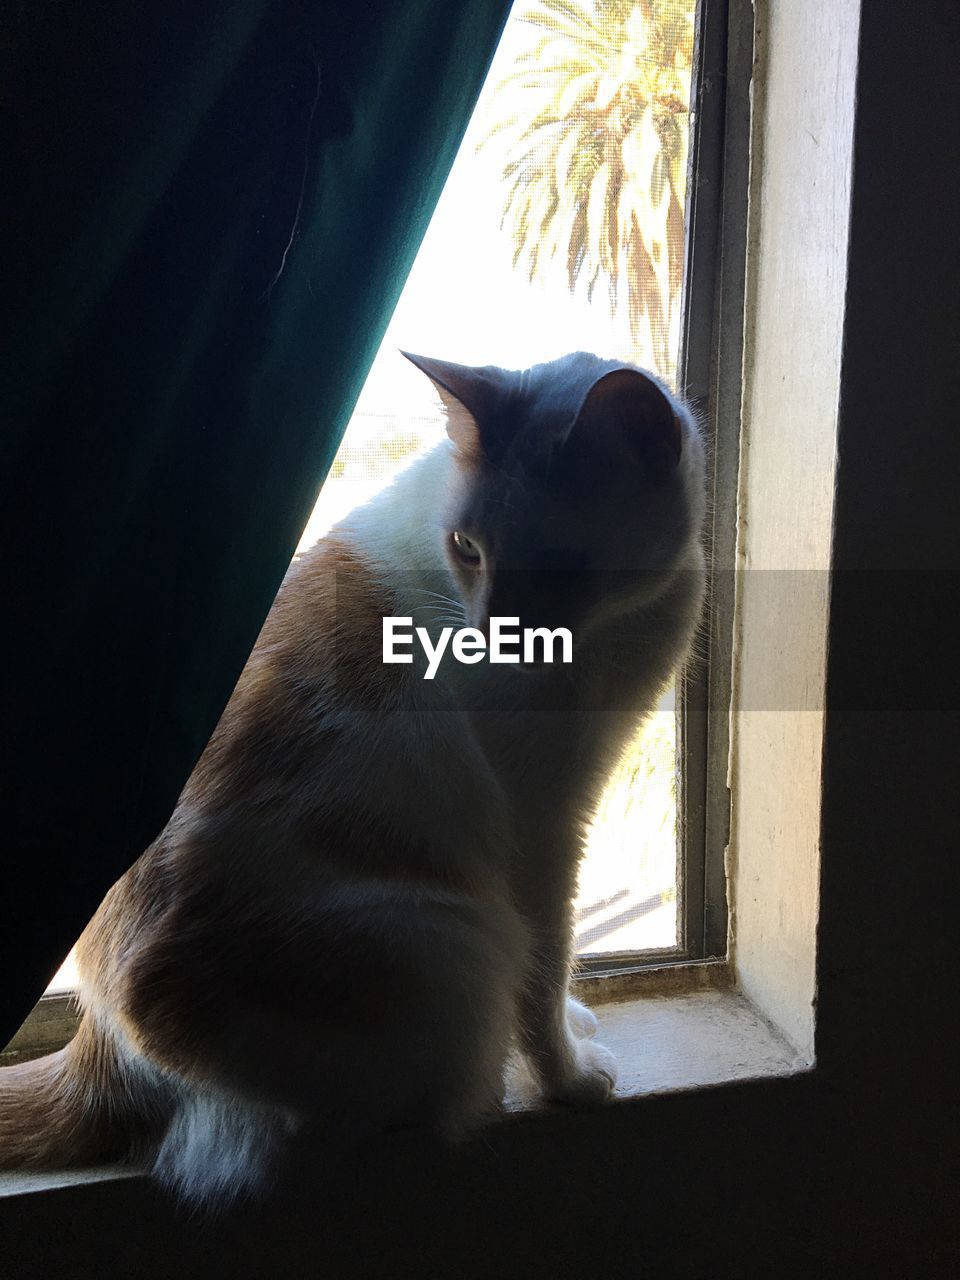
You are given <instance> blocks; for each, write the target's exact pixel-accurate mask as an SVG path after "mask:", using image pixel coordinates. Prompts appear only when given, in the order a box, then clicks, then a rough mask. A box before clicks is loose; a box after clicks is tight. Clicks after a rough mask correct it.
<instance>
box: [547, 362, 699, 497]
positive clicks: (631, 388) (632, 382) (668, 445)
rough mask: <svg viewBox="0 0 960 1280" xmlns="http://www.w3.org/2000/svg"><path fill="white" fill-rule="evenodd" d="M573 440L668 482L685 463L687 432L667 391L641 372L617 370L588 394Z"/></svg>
mask: <svg viewBox="0 0 960 1280" xmlns="http://www.w3.org/2000/svg"><path fill="white" fill-rule="evenodd" d="M568 439H571V440H574V439H575V440H577V441H578V442H580V443H583V444H588V445H589V446H590V447H591V448H593V449H598V450H600V451H601V452H602V453H604V454H605V455H606V456H607V458H608V459H609V460H610V461H612V462H615V463H617V464H622V465H625V466H626V465H634V466H635V465H636V464H637V463H638V462H639V463H641V464H642V465H643V466H644V467H645V468H646V470H647V471H648V473H649V474H650V475H651V477H652V478H653V479H656V480H665V479H666V478H667V477H668V476H670V475H671V474H672V473H673V472H674V471H675V470H676V468H677V464H678V463H679V461H680V451H681V447H682V440H683V433H682V429H681V425H680V420H679V418H678V417H677V414H676V410H675V408H674V405H673V403H672V401H671V399H670V397H669V396H668V395H667V394H666V392H665V391H664V390H663V388H662V387H660V386H659V385H658V384H657V383H656V382H655V381H654V380H653V379H652V378H648V377H647V375H646V374H645V373H642V372H641V371H640V370H639V369H613V370H611V371H610V372H609V373H605V374H603V375H602V377H600V378H598V379H597V381H596V382H595V383H594V384H593V386H592V387H591V388H590V390H589V391H588V392H587V394H586V396H585V397H584V400H583V404H582V405H581V406H580V411H579V413H578V414H577V416H576V419H575V420H574V423H573V426H572V428H571V430H570V435H569V437H568Z"/></svg>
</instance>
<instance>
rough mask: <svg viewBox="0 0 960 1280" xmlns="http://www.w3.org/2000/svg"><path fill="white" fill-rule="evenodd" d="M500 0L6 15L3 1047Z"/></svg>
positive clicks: (382, 267)
mask: <svg viewBox="0 0 960 1280" xmlns="http://www.w3.org/2000/svg"><path fill="white" fill-rule="evenodd" d="M508 9H509V3H507V2H506V0H395V2H393V3H391V2H390V0H373V2H371V0H366V2H365V3H349V2H347V0H343V2H341V3H335V2H334V0H316V2H315V3H306V2H304V0H233V2H231V3H226V2H223V3H217V2H216V0H137V2H136V3H123V0H106V2H97V0H93V2H91V3H85V4H77V3H73V2H70V3H68V2H65V0H20V3H13V4H11V5H10V6H8V8H7V9H6V10H5V14H4V18H3V28H4V35H3V62H4V67H3V71H2V83H3V87H4V92H5V94H6V95H7V103H6V105H5V107H4V109H3V117H4V122H5V123H4V125H3V128H4V129H5V130H9V137H7V139H6V141H5V143H4V156H5V160H4V164H3V171H4V175H3V186H4V189H5V195H4V203H5V205H6V208H7V213H6V215H5V218H4V225H5V230H4V233H3V240H2V252H3V257H4V265H3V283H2V289H3V308H2V316H3V325H4V342H3V353H2V385H0V393H2V403H3V422H2V436H0V483H2V486H3V489H2V494H3V515H2V523H3V528H4V533H3V557H4V564H5V576H6V586H5V589H4V593H3V600H4V604H5V615H6V616H5V619H4V627H3V632H4V636H5V649H6V652H5V655H4V659H3V665H2V680H3V705H2V722H0V734H2V741H3V760H2V782H3V790H4V799H3V814H2V827H0V830H2V832H3V843H4V850H5V851H4V854H3V866H4V875H3V885H2V891H0V946H2V975H0V1014H2V1025H0V1044H3V1043H5V1042H6V1040H7V1038H9V1036H10V1035H11V1034H12V1033H13V1031H14V1030H15V1029H16V1027H17V1026H18V1025H19V1023H20V1022H21V1021H22V1019H23V1018H24V1017H25V1015H26V1014H27V1013H28V1012H29V1010H30V1008H31V1007H32V1005H33V1004H34V1002H35V1001H36V999H37V998H38V997H39V995H40V994H41V992H42V990H43V988H44V986H45V985H46V983H47V982H48V981H49V979H50V977H51V976H52V973H53V972H54V970H55V968H56V967H57V965H58V964H59V963H60V962H61V960H62V959H63V957H64V955H65V954H66V952H67V951H68V950H69V948H70V946H71V945H72V943H73V942H74V940H75V939H76V937H77V936H78V934H79V933H80V932H81V930H82V929H83V926H84V925H85V924H86V922H87V920H88V919H89V917H90V915H91V914H92V913H93V911H94V910H95V909H96V907H97V905H98V903H99V901H100V899H101V898H102V896H103V894H104V893H105V891H106V890H107V889H108V888H109V886H110V885H111V884H112V883H113V881H114V880H115V879H116V878H117V877H118V876H119V875H120V874H121V873H122V872H123V871H124V870H125V869H126V868H127V867H128V866H129V865H130V864H131V863H132V862H133V861H134V859H135V858H136V857H137V856H138V855H139V854H140V853H141V852H142V850H143V849H144V848H145V846H146V845H147V844H148V843H149V842H150V841H151V840H152V839H153V837H154V836H155V835H156V834H157V832H158V831H159V830H160V829H161V828H162V826H163V824H164V822H165V821H166V819H167V817H168V816H169V814H170V812H171V810H172V808H173V806H174V804H175V802H176V799H177V796H178V794H179V792H180V789H181V787H182V786H183V783H184V782H185V780H186V778H187V776H188V774H189V772H190V770H191V768H192V766H193V764H194V762H195V761H196V759H197V757H198V755H199V754H200V752H201V751H202V749H203V746H204V744H205V743H206V741H207V739H208V737H209V735H210V733H211V732H212V730H213V728H214V726H215V724H216V722H217V719H218V717H219V715H220V713H221V711H222V709H223V706H224V704H225V702H226V700H227V698H228V697H229V695H230V692H231V689H232V688H233V685H234V683H235V681H236V678H237V676H238V674H239V672H240V670H241V668H242V666H243V663H244V661H245V659H246V657H247V654H248V653H249V651H250V648H251V647H252V645H253V643H254V640H255V639H256V636H257V633H258V631H259V629H260V626H261V624H262V622H263V619H264V616H265V615H266V613H267V610H268V609H269V607H270V603H271V601H272V599H273V596H274V594H275V592H276V590H277V587H278V585H279V583H280V580H281V578H282V577H283V574H284V571H285V570H286V567H287V564H288V562H289V560H290V557H291V555H292V553H293V549H294V547H295V545H296V542H297V538H298V535H299V532H300V530H301V529H302V527H303V525H304V523H305V521H306V518H307V516H308V514H309V512H310V509H311V506H312V504H313V502H314V499H315V497H316V494H317V491H318V489H319V487H320V485H321V483H322V481H323V478H324V475H325V474H326V470H327V468H328V466H329V464H330V461H331V459H332V457H333V454H334V451H335V449H336V446H337V444H338V441H339V439H340V436H341V433H342V431H343V428H344V426H345V424H346V421H347V418H348V417H349V414H350V411H351V409H352V406H353V404H354V401H355V399H356V396H357V393H358V391H359V389H360V387H361V385H362V383H363V379H364V376H365V374H366V371H367V368H368V366H369V364H370V361H371V359H372V357H373V355H374V353H375V351H376V349H377V346H378V344H379V340H380V338H381V336H382V333H383V330H384V328H385V326H386V324H387V321H388V319H389V316H390V313H391V311H392V309H393V306H394V304H395V302H396V299H397V296H398V294H399V291H400V288H401V286H402V284H403V280H404V277H405V275H406V273H407V271H408V270H409V267H410V264H411V262H412V260H413V256H414V254H415V252H416V249H417V247H418V245H419V242H420V239H421V237H422V235H423V232H424V230H425V229H426V225H427V221H428V219H429V217H430V214H431V212H432V209H433V206H434V204H435V202H436V199H437V197H438V195H439V192H440V189H441V186H442V184H443V180H444V178H445V176H446V174H447V171H448V169H449V166H450V164H451V163H452V160H453V156H454V153H455V151H456V148H457V145H458V143H459V141H460V138H461V136H462V133H463V130H464V128H465V126H466V123H467V120H468V118H469V114H470V111H471V109H472V106H473V103H474V101H475V98H476V95H477V93H478V91H479V88H480V85H481V84H482V81H483V78H484V75H485V73H486V70H487V68H488V65H489V61H490V58H491V56H492V53H493V50H494V47H495V45H496V41H497V38H498V35H499V32H500V29H501V26H502V23H503V21H504V19H505V17H506V13H507V10H508ZM464 248H465V252H469V246H465V247H464ZM470 305H471V303H470V299H469V298H460V299H458V298H456V297H442V298H438V299H437V306H439V307H456V306H470Z"/></svg>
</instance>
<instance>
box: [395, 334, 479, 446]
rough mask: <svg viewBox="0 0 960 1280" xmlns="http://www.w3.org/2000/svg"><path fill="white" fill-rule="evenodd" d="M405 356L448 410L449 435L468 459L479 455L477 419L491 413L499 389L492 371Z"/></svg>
mask: <svg viewBox="0 0 960 1280" xmlns="http://www.w3.org/2000/svg"><path fill="white" fill-rule="evenodd" d="M400 354H401V355H402V356H406V358H407V359H408V360H409V361H410V362H411V363H412V364H415V365H416V366H417V368H418V369H420V370H421V371H422V372H423V373H425V374H426V375H427V377H428V378H429V379H430V381H431V382H432V383H433V385H434V386H435V387H436V388H437V392H438V394H439V396H440V399H441V400H442V401H443V404H444V407H445V408H446V410H447V435H448V436H449V437H450V439H451V440H452V441H453V443H454V444H455V445H456V446H457V448H458V449H459V450H460V452H461V453H462V454H463V455H464V456H465V457H468V458H472V457H475V456H476V455H477V454H478V453H479V451H480V427H479V426H478V419H479V418H482V417H484V416H485V415H489V414H491V413H492V411H493V408H494V404H495V401H496V397H497V387H496V384H495V381H494V378H493V376H492V374H493V373H494V370H492V369H474V368H472V367H471V366H470V365H465V364H453V363H451V362H450V361H449V360H434V359H433V358H432V357H431V356H416V355H412V354H411V353H410V352H409V351H401V352H400Z"/></svg>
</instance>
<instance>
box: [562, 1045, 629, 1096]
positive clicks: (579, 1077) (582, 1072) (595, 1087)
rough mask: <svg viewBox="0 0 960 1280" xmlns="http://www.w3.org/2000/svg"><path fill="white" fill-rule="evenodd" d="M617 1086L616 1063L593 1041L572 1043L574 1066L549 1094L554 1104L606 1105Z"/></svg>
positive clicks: (605, 1049)
mask: <svg viewBox="0 0 960 1280" xmlns="http://www.w3.org/2000/svg"><path fill="white" fill-rule="evenodd" d="M616 1083H617V1060H616V1058H615V1057H614V1056H613V1054H612V1053H611V1052H610V1050H609V1049H607V1048H605V1047H604V1046H603V1045H602V1044H597V1042H596V1041H595V1040H578V1041H577V1042H576V1064H575V1067H574V1069H573V1071H572V1072H571V1073H570V1074H569V1075H568V1076H567V1078H566V1079H565V1080H563V1081H562V1082H560V1083H559V1084H558V1085H556V1086H555V1087H554V1088H552V1089H551V1090H550V1091H549V1092H550V1097H551V1098H552V1099H553V1101H555V1102H574V1103H580V1102H606V1100H607V1099H608V1098H609V1097H610V1095H611V1093H612V1092H613V1089H614V1086H615V1085H616Z"/></svg>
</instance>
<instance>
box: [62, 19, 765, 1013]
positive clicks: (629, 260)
mask: <svg viewBox="0 0 960 1280" xmlns="http://www.w3.org/2000/svg"><path fill="white" fill-rule="evenodd" d="M727 21H728V13H727V3H726V0H699V3H697V2H696V0H518V2H517V4H516V5H515V7H514V11H513V13H512V15H511V18H510V20H509V22H508V24H507V27H506V30H505V32H504V36H503V40H502V42H501V45H500V47H499V49H498V52H497V55H496V58H495V60H494V63H493V66H492V68H491V71H490V74H489V76H488V79H487V84H486V86H485V89H484V91H483V94H482V96H481V99H480V101H479V103H478V106H477V109H476V112H475V114H474V118H473V120H472V122H471V125H470V128H469V130H468V133H467V136H466V137H465V139H464V142H463V145H462V147H461V149H460V153H459V155H458V158H457V161H456V163H455V165H454V168H453V171H452V173H451V176H450V179H449V181H448V183H447V186H446V188H445V190H444V193H443V196H442V198H441V200H440V203H439V205H438V207H437V210H436V212H435V215H434V218H433V220H432V222H431V225H430V228H429V231H428V233H427V236H426V239H425V241H424V244H423V246H422V249H421V252H420V254H419V256H418V258H417V261H416V263H415V265H414V268H413V270H412V272H411V275H410V277H409V280H408V282H407V285H406V288H405V290H404V293H403V296H402V298H401V300H400V303H399V305H398V307H397V310H396V312H395V314H394V317H393V320H392V322H391V324H390V326H389V328H388V330H387V332H386V335H385V337H384V340H383V343H382V346H381V348H380V351H379V353H378V355H377V357H376V360H375V361H374V364H373V367H372V369H371V372H370V376H369V378H368V380H367V383H366V385H365V387H364V390H363V392H362V394H361V397H360V400H359V403H358V405H357V408H356V412H355V413H354V416H353V419H352V421H351V423H350V426H349V428H348V431H347V434H346V436H345V438H344V441H343V443H342V446H341V448H340V451H339V453H338V455H337V458H336V460H335V462H334V464H333V469H332V471H331V474H330V476H329V478H328V480H327V482H326V484H325V486H324V488H323V491H322V493H321V495H320V498H319V501H318V503H317V506H316V509H315V511H314V513H313V516H312V517H311V519H310V521H309V524H308V525H307V528H306V529H305V531H304V535H303V539H302V541H301V549H303V548H304V547H306V546H309V545H310V544H311V543H312V542H314V541H315V540H316V538H317V537H319V536H320V535H321V534H322V533H323V532H324V530H325V529H327V528H329V526H330V525H332V524H333V523H335V522H336V520H338V519H339V518H340V517H341V516H342V515H344V514H345V513H346V512H347V511H348V510H349V509H351V508H352V507H353V506H355V505H356V504H357V503H359V502H362V501H364V500H365V499H366V498H368V497H369V496H371V495H372V494H373V493H374V492H375V491H376V490H377V489H379V488H380V487H382V485H384V484H385V483H387V482H388V480H389V479H390V478H391V476H392V475H393V474H394V473H395V471H396V470H397V469H398V468H400V467H401V466H403V465H404V464H405V463H406V462H408V461H410V460H411V459H412V458H413V457H415V456H417V455H418V454H419V453H421V452H422V451H424V450H426V449H428V448H430V447H431V445H433V444H434V443H435V442H436V441H437V440H438V439H439V438H440V436H441V434H442V432H443V417H442V411H441V407H440V403H439V400H438V399H437V398H436V396H435V394H434V392H433V390H432V387H431V385H430V383H429V382H428V380H427V379H426V378H424V376H423V375H422V374H421V373H420V372H419V371H417V370H416V369H414V368H413V367H412V366H410V365H409V364H408V363H407V362H406V361H405V360H403V359H402V357H401V356H400V355H399V354H398V351H399V349H407V350H412V351H418V352H422V353H424V354H427V355H433V356H439V357H441V358H447V359H451V360H456V361H459V362H461V363H466V364H486V363H493V364H501V365H505V366H508V367H514V368H516V367H523V366H526V365H529V364H532V363H535V362H537V361H539V360H545V359H551V358H553V357H555V356H557V355H560V354H563V353H564V352H565V351H568V350H572V349H577V348H581V349H590V350H595V351H597V352H599V353H601V354H604V355H609V356H614V357H619V358H622V359H624V360H627V361H631V362H633V363H638V364H641V365H643V366H645V367H647V368H650V369H652V370H654V371H655V372H657V373H658V374H659V375H660V376H661V377H662V378H663V379H664V380H665V381H667V382H668V383H671V384H673V385H675V386H677V387H678V388H679V389H680V390H681V392H683V393H684V394H685V395H686V396H687V398H688V399H690V400H692V401H693V403H694V404H695V406H696V408H697V410H698V412H699V413H700V415H701V417H702V419H703V421H704V423H705V425H706V427H707V430H708V433H709V434H710V436H711V440H712V446H713V448H712V460H713V466H714V475H713V477H712V484H713V490H714V493H713V527H712V528H711V529H710V530H709V531H708V536H709V539H710V543H711V549H712V551H713V558H714V560H715V561H716V563H718V564H724V565H732V563H733V551H732V548H733V537H734V519H733V500H734V492H735V482H736V457H737V453H736V431H735V424H736V421H737V409H738V401H737V404H736V405H735V404H734V398H735V397H734V391H735V388H734V385H733V382H732V381H730V379H733V378H735V377H738V375H739V359H738V354H737V352H738V349H739V348H738V346H737V344H738V342H739V330H738V327H737V324H736V322H735V316H734V317H733V318H732V319H731V318H730V317H728V316H727V315H726V314H725V311H724V305H723V295H724V290H726V291H727V292H728V293H729V295H730V296H731V297H732V298H734V299H735V300H736V301H738V302H739V301H740V300H742V255H741V256H738V253H737V252H736V248H737V245H738V243H739V240H738V237H737V235H736V234H733V235H732V236H731V235H729V234H728V232H729V230H730V224H733V229H734V232H736V230H737V226H738V225H739V224H738V223H737V219H738V218H739V219H740V220H741V221H742V217H743V207H742V205H743V200H744V199H745V190H746V175H745V171H743V172H742V171H741V167H743V166H745V163H746V161H745V156H746V148H745V147H743V148H742V154H741V151H738V149H737V148H736V147H735V146H733V145H731V135H730V132H729V125H730V116H731V112H730V109H729V107H728V105H727V103H726V101H725V96H726V95H725V93H724V91H723V90H724V75H725V69H726V64H727V59H728V56H729V54H730V49H729V47H728V33H727ZM747 65H748V66H749V63H748V64H747ZM691 105H692V107H693V109H691ZM733 125H734V126H735V128H739V129H741V130H742V137H743V138H745V136H746V128H747V121H746V118H744V119H743V120H741V121H739V123H738V122H737V121H736V120H734V121H733ZM725 128H727V129H728V132H727V133H726V134H725ZM741 140H742V139H741ZM734 141H735V138H734ZM738 156H739V157H740V159H739V160H738ZM738 165H739V166H740V167H738ZM688 173H690V174H693V175H694V176H693V178H692V180H689V181H688ZM722 222H723V223H724V226H723V227H721V223H722ZM722 230H723V234H724V246H725V248H724V254H723V255H722V260H721V255H720V254H719V252H718V244H719V241H720V236H721V231H722ZM741 230H742V227H741ZM741 239H742V237H741ZM731 245H732V246H733V247H732V248H731V247H730V246H731ZM721 282H722V284H723V289H721V287H720V286H721ZM718 300H719V301H718ZM733 311H734V312H735V311H736V307H734V308H733ZM721 339H722V340H723V341H724V342H726V344H727V347H728V350H727V352H726V357H725V360H724V361H720V362H719V364H718V362H717V358H716V356H717V350H718V345H719V343H720V342H721ZM725 371H733V372H729V373H725ZM725 377H727V378H728V380H727V381H726V382H725V381H724V378H725ZM738 386H739V383H738V382H737V383H736V389H738ZM731 609H732V584H728V585H727V586H726V587H725V586H724V581H723V576H722V575H715V581H714V582H713V584H712V592H711V597H710V608H709V612H708V620H707V624H706V627H705V643H704V645H703V646H702V648H703V650H704V653H705V656H704V657H702V658H700V659H698V661H697V662H696V663H695V664H694V665H693V666H692V668H691V669H690V670H689V671H687V672H685V673H684V674H683V675H682V676H681V678H680V679H679V681H678V684H677V687H676V688H671V689H670V690H668V691H667V694H666V695H665V697H664V699H663V701H662V703H661V706H660V707H659V709H658V710H657V712H656V713H655V715H654V716H653V717H652V718H651V719H650V721H649V722H648V724H647V725H646V726H644V727H640V726H638V731H637V734H636V737H635V739H634V741H633V742H632V743H631V744H630V746H629V749H628V750H627V752H626V754H625V756H624V759H623V762H622V764H621V766H620V767H619V768H618V770H617V771H616V773H615V775H614V777H612V778H611V780H610V783H609V786H608V788H607V791H606V794H605V796H604V798H603V801H602V803H601V805H600V808H599V810H598V813H597V815H596V818H595V820H594V822H593V824H592V826H591V828H590V831H589V835H588V843H587V854H586V857H585V859H584V863H583V867H582V873H581V881H580V889H579V897H578V900H577V904H576V921H577V926H576V927H577V934H576V940H577V947H578V951H579V954H580V957H581V963H582V966H583V968H584V969H586V970H594V971H598V972H606V971H609V970H613V969H630V968H636V967H639V966H642V965H650V964H653V963H663V962H664V961H669V962H678V961H686V960H695V959H702V958H705V957H711V956H720V955H723V954H724V953H725V949H726V902H725V878H724V866H723V855H724V846H725V844H726V839H727V814H728V797H727V791H726V777H725V772H726V759H727V742H726V717H727V703H728V698H729V665H730V664H729V653H730V639H729V638H730V633H731V626H732V624H731ZM74 985H75V972H74V969H73V965H72V957H71V958H70V959H68V961H67V962H66V963H65V965H64V966H63V968H62V969H61V970H60V972H59V973H58V974H57V976H56V978H55V979H54V981H53V983H51V987H50V989H49V990H50V991H51V992H55V991H59V992H62V991H64V990H69V988H71V987H72V986H74Z"/></svg>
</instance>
